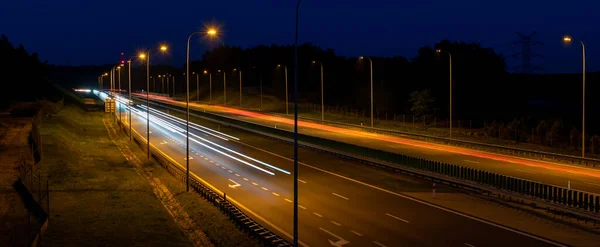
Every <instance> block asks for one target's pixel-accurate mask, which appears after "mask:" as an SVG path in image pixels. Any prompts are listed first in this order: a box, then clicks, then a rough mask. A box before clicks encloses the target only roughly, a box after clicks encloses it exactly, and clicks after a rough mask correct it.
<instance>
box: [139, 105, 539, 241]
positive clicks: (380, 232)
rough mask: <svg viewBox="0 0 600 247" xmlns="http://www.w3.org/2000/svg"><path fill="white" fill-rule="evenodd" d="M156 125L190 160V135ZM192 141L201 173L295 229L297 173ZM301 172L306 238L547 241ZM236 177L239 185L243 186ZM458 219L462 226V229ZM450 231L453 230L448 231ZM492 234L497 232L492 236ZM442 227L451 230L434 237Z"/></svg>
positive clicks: (166, 143) (160, 140) (168, 145)
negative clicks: (259, 165) (254, 164)
mask: <svg viewBox="0 0 600 247" xmlns="http://www.w3.org/2000/svg"><path fill="white" fill-rule="evenodd" d="M157 115H158V114H157ZM143 116H145V114H144V115H143ZM133 120H134V121H133V126H134V128H135V129H136V130H137V131H138V132H140V133H145V122H144V121H143V117H140V118H138V119H137V121H136V118H134V119H133ZM163 120H166V119H164V118H163ZM171 123H172V122H171ZM179 126H180V127H181V125H179ZM151 131H152V134H151V143H152V144H153V145H155V146H157V147H159V148H160V149H161V150H163V152H165V153H167V154H168V155H169V156H171V157H173V158H174V159H176V160H177V161H179V162H182V163H183V162H185V157H184V152H185V150H184V148H183V147H182V146H181V145H182V144H183V141H184V140H185V138H184V137H183V136H181V135H173V134H170V133H169V132H172V131H171V130H169V129H166V128H164V126H162V127H160V126H159V125H155V124H153V125H152V127H151ZM191 133H194V132H191ZM196 134H197V135H201V134H200V133H196ZM178 136H179V137H178ZM203 138H206V139H207V140H208V139H209V138H212V139H210V141H211V142H215V143H218V144H220V145H227V147H228V148H230V149H234V150H237V151H238V152H240V153H246V154H249V153H251V154H252V155H251V156H252V157H254V158H256V159H259V160H262V161H264V162H266V163H269V164H277V165H276V166H277V167H280V168H282V169H286V170H289V169H291V166H292V163H291V161H289V160H287V159H285V158H281V157H278V156H276V155H270V154H268V153H265V152H262V151H258V150H255V149H252V148H251V147H248V146H244V145H237V146H236V144H235V143H233V142H229V141H223V140H221V139H219V138H215V137H213V136H209V135H206V136H203ZM219 142H223V143H219ZM191 143H192V145H191V147H192V150H194V153H192V154H193V155H192V157H194V159H191V160H190V165H191V168H192V172H193V173H195V174H199V175H200V176H201V177H202V178H204V179H205V180H207V182H209V183H210V184H212V185H213V186H215V187H217V188H219V189H220V190H222V191H225V192H226V193H227V194H228V196H229V197H231V198H235V200H237V201H238V202H240V203H242V204H243V205H245V206H247V207H249V208H250V209H251V210H252V211H254V212H256V213H257V214H259V215H262V216H263V217H264V218H266V219H267V220H268V221H269V222H271V223H272V224H274V225H276V226H279V228H281V229H282V230H283V231H285V232H288V233H290V232H291V224H290V222H291V220H290V219H291V203H290V199H291V198H292V196H291V194H290V191H291V176H289V175H287V174H285V173H277V175H275V176H273V175H270V174H267V173H265V172H263V171H260V170H258V169H255V168H251V167H249V166H247V165H244V164H240V162H238V161H232V160H231V159H228V158H225V157H224V156H223V155H221V154H219V153H216V152H211V151H208V150H206V148H203V147H202V146H201V145H198V144H194V143H193V142H191ZM210 161H213V162H210ZM216 164H219V165H220V166H217V165H216ZM222 167H226V168H225V169H223V168H222ZM237 175H239V176H237ZM240 178H241V179H240ZM244 178H247V179H248V181H246V180H244ZM229 179H231V180H229ZM300 179H301V180H302V181H303V182H301V183H300V186H301V187H300V199H299V201H300V205H302V207H301V208H300V225H301V229H300V235H301V240H303V241H304V242H306V243H307V244H308V245H310V246H327V245H329V242H328V240H332V241H334V242H337V241H342V240H347V241H349V242H350V244H349V245H350V246H377V245H378V244H382V245H386V246H397V245H400V244H402V245H410V246H413V245H415V246H439V245H450V246H463V244H465V243H469V244H472V245H474V246H478V245H479V246H481V245H485V246H488V245H498V246H499V245H506V244H507V243H509V242H507V241H519V242H522V243H529V244H528V245H531V246H536V245H539V244H541V243H540V242H539V241H538V240H535V239H533V238H529V237H527V236H523V235H520V234H516V233H513V232H510V231H507V230H504V229H501V228H498V227H495V226H492V225H488V224H485V223H481V222H478V221H476V220H472V219H469V218H466V217H463V216H460V215H456V214H453V213H449V212H446V211H443V210H439V209H436V208H434V207H430V206H426V205H423V204H421V203H419V202H415V201H412V200H409V199H406V198H403V197H401V196H398V195H393V194H390V193H388V192H385V191H380V190H375V189H373V188H370V187H367V186H364V185H362V184H359V183H356V182H354V181H350V180H347V179H343V178H340V177H338V176H334V175H332V174H329V173H325V172H322V171H319V170H316V169H312V168H309V167H306V166H302V167H301V168H300ZM234 181H235V182H234ZM253 183H256V185H254V184H253ZM235 184H240V186H235ZM229 185H234V186H235V188H231V187H229ZM286 199H287V200H286ZM249 205H251V206H249ZM405 221H406V222H405ZM456 226H460V229H459V228H457V227H456ZM449 232H450V233H452V234H450V235H449V234H447V233H449ZM473 233H481V234H477V235H474V234H473ZM483 233H486V234H483ZM490 234H491V235H493V236H495V237H485V236H486V235H488V236H489V235H490ZM437 235H439V236H443V237H436V238H432V236H437Z"/></svg>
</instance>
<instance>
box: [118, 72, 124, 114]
mask: <svg viewBox="0 0 600 247" xmlns="http://www.w3.org/2000/svg"><path fill="white" fill-rule="evenodd" d="M117 74H118V79H117V81H118V83H119V96H121V65H119V66H118V67H117ZM117 105H119V104H117ZM122 108H123V107H122V106H121V107H120V108H119V109H118V111H119V122H121V121H123V116H122V115H123V114H121V112H122V111H123V109H122ZM120 124H122V123H120Z"/></svg>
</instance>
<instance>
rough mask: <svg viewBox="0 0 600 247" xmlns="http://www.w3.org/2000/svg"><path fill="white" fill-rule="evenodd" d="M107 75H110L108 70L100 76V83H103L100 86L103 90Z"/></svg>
mask: <svg viewBox="0 0 600 247" xmlns="http://www.w3.org/2000/svg"><path fill="white" fill-rule="evenodd" d="M105 76H108V73H106V72H105V73H104V74H102V75H101V76H100V84H101V86H100V90H102V88H103V87H104V77H105Z"/></svg>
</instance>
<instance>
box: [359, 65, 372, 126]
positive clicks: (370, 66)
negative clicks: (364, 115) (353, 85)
mask: <svg viewBox="0 0 600 247" xmlns="http://www.w3.org/2000/svg"><path fill="white" fill-rule="evenodd" d="M365 58H366V59H369V68H370V69H369V70H370V71H371V76H370V77H371V128H373V60H371V58H370V57H363V56H361V57H360V59H361V60H363V59H365Z"/></svg>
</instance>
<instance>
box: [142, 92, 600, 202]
mask: <svg viewBox="0 0 600 247" xmlns="http://www.w3.org/2000/svg"><path fill="white" fill-rule="evenodd" d="M153 98H154V100H155V101H156V102H161V103H166V104H172V105H177V106H180V107H181V106H183V107H185V102H180V101H176V100H172V99H169V98H165V97H153ZM190 107H191V108H193V109H197V110H204V111H206V112H211V113H215V114H220V115H223V116H228V117H233V118H236V119H240V120H244V121H249V122H254V123H259V124H262V125H267V126H273V127H275V126H276V127H277V128H280V129H286V130H290V131H291V130H292V128H293V122H292V120H291V119H289V118H284V117H279V116H274V115H268V114H263V113H257V112H252V111H245V110H240V109H236V108H230V107H223V106H216V105H207V104H200V103H190ZM299 132H300V133H302V134H307V135H311V136H317V137H321V138H325V139H331V140H337V141H342V142H346V143H352V144H356V145H361V146H366V147H371V148H376V149H380V150H385V151H390V152H396V153H402V154H406V155H411V156H414V157H420V158H426V159H429V160H434V161H440V162H446V163H451V164H456V165H461V166H464V167H470V168H475V169H480V170H485V171H489V172H494V173H499V174H504V175H508V176H513V177H518V178H523V179H528V180H532V181H537V182H541V183H545V184H551V185H555V186H563V187H567V186H568V184H569V183H570V186H571V189H577V190H581V191H587V192H592V193H600V169H597V168H587V167H582V166H576V165H570V164H561V163H554V162H546V161H540V160H532V159H527V158H522V157H514V156H508V155H501V154H495V153H489V152H484V151H478V150H471V149H466V148H458V147H453V146H447V145H441V144H435V143H429V142H424V141H417V140H412V139H406V138H401V137H397V136H388V135H380V134H374V133H368V132H363V131H359V130H353V129H346V128H340V127H333V126H328V125H323V124H318V123H313V122H306V121H299Z"/></svg>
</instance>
